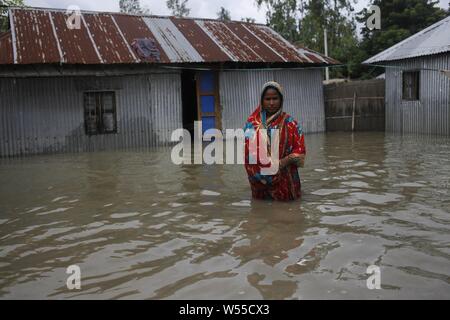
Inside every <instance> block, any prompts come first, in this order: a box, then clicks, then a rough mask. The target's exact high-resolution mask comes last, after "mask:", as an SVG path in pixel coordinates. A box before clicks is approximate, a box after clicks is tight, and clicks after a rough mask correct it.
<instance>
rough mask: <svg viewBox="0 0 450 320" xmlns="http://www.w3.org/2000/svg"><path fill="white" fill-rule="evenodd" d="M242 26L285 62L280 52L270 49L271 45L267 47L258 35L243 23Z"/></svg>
mask: <svg viewBox="0 0 450 320" xmlns="http://www.w3.org/2000/svg"><path fill="white" fill-rule="evenodd" d="M242 26H243V27H244V28H245V29H246V30H247V31H248V32H250V33H251V34H252V35H253V36H254V37H255V38H256V39H258V40H259V41H260V42H261V43H262V44H263V45H265V46H266V47H267V48H269V49H270V50H271V51H272V52H274V53H275V54H276V55H277V56H279V57H280V58H281V59H282V60H283V61H284V62H287V59H285V58H284V57H283V56H282V55H281V54H279V53H278V52H276V51H275V50H274V49H272V48H271V47H269V46H268V45H267V44H266V43H265V42H264V41H263V40H262V39H261V38H260V37H258V36H257V35H256V34H255V33H254V32H253V31H252V30H250V29H249V28H247V26H246V25H245V24H242Z"/></svg>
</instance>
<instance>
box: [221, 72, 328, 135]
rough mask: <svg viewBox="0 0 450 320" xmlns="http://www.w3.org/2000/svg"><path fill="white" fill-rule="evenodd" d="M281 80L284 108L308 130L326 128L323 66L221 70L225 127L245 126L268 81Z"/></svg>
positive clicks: (322, 129)
mask: <svg viewBox="0 0 450 320" xmlns="http://www.w3.org/2000/svg"><path fill="white" fill-rule="evenodd" d="M270 80H275V81H277V82H279V83H280V84H281V85H282V86H283V88H284V91H285V102H284V110H285V111H286V112H287V113H289V114H291V115H292V116H293V117H294V118H295V119H296V120H298V121H299V122H300V123H301V124H302V125H303V129H304V132H306V133H311V132H323V131H325V112H324V99H323V86H322V71H321V70H320V69H304V70H273V71H272V70H254V71H253V70H252V71H250V70H239V71H238V70H236V71H235V70H233V71H224V72H221V73H220V102H221V105H222V108H223V110H222V127H223V129H237V128H243V127H244V124H245V121H246V120H247V118H248V116H249V115H250V114H251V113H252V112H253V110H254V109H255V108H256V106H257V105H258V103H259V98H260V92H261V88H262V86H263V85H264V83H266V82H267V81H270Z"/></svg>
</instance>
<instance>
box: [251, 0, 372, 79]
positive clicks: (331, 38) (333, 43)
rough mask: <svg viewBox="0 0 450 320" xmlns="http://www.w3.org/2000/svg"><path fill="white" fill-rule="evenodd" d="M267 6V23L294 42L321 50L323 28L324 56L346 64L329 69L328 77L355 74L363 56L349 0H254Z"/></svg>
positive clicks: (355, 75) (322, 47)
mask: <svg viewBox="0 0 450 320" xmlns="http://www.w3.org/2000/svg"><path fill="white" fill-rule="evenodd" d="M256 3H257V5H258V6H261V5H263V4H265V5H266V6H267V24H268V25H269V26H270V27H272V28H273V29H274V30H276V31H277V32H278V33H280V34H281V35H282V36H283V37H285V38H286V39H287V40H290V41H291V42H293V43H294V44H296V45H299V46H304V47H307V48H309V49H312V50H314V51H318V52H321V53H324V51H325V48H324V29H325V28H326V30H327V33H328V35H327V39H328V49H329V50H328V55H329V56H330V57H333V58H335V59H337V60H339V61H341V62H342V63H344V64H345V65H346V66H345V67H342V68H333V69H332V72H331V77H348V78H352V77H357V76H359V71H358V69H359V62H360V61H358V60H357V59H360V58H361V56H362V55H363V54H362V52H361V50H360V48H359V43H358V37H357V34H356V20H355V18H354V13H353V12H354V9H353V3H354V2H353V1H350V0H256Z"/></svg>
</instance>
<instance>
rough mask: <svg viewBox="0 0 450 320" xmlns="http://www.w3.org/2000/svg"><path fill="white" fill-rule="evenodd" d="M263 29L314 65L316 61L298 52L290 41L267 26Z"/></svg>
mask: <svg viewBox="0 0 450 320" xmlns="http://www.w3.org/2000/svg"><path fill="white" fill-rule="evenodd" d="M261 29H266V30H268V31H269V32H270V33H271V34H272V35H273V36H274V37H278V39H279V40H281V42H284V44H285V45H286V47H289V48H291V49H292V50H294V51H295V52H296V53H297V54H298V55H300V56H302V57H304V58H305V59H306V60H308V61H309V62H310V63H314V61H312V60H311V59H310V58H308V57H307V56H305V55H304V54H303V53H300V52H299V51H298V49H297V48H296V47H295V46H294V45H292V44H291V43H290V42H289V41H287V40H286V39H285V38H283V37H282V36H281V35H280V34H279V33H277V32H275V31H274V30H273V29H272V28H269V27H267V26H263V27H262V28H261Z"/></svg>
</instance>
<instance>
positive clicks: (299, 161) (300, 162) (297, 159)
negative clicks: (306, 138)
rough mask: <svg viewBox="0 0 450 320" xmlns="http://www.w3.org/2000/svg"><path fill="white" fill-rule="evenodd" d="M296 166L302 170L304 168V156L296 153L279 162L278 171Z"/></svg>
mask: <svg viewBox="0 0 450 320" xmlns="http://www.w3.org/2000/svg"><path fill="white" fill-rule="evenodd" d="M292 164H294V165H296V166H297V167H301V168H303V167H304V166H305V155H304V154H298V153H291V154H290V155H288V156H286V157H284V158H283V159H281V160H280V170H281V169H284V168H286V167H287V166H289V165H292Z"/></svg>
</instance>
